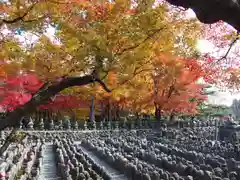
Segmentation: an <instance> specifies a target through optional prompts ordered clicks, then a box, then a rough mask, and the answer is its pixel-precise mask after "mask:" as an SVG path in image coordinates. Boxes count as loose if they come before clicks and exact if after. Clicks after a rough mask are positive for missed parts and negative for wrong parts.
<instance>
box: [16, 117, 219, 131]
mask: <svg viewBox="0 0 240 180" xmlns="http://www.w3.org/2000/svg"><path fill="white" fill-rule="evenodd" d="M46 122H48V123H46ZM158 123H159V122H157V121H153V120H151V121H149V120H138V121H127V120H122V121H101V122H95V121H90V122H87V121H85V122H84V123H83V122H82V121H73V122H71V121H70V120H69V119H66V120H64V121H62V120H60V121H53V120H50V121H44V120H43V119H41V120H40V121H34V120H33V119H32V118H30V119H29V122H28V123H27V125H25V126H24V125H23V122H22V121H21V122H20V127H19V128H20V129H27V130H46V129H47V130H95V129H98V130H108V129H119V128H121V129H148V128H156V127H157V125H159V124H158ZM214 124H215V122H214V121H191V122H188V121H178V122H175V123H172V124H169V123H166V122H164V123H162V124H160V125H159V127H165V126H176V127H179V128H183V127H204V126H214Z"/></svg>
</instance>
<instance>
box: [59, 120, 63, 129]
mask: <svg viewBox="0 0 240 180" xmlns="http://www.w3.org/2000/svg"><path fill="white" fill-rule="evenodd" d="M58 129H59V130H62V129H63V123H62V120H60V121H59V124H58Z"/></svg>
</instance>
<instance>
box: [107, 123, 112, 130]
mask: <svg viewBox="0 0 240 180" xmlns="http://www.w3.org/2000/svg"><path fill="white" fill-rule="evenodd" d="M107 129H108V130H110V129H111V121H108V123H107Z"/></svg>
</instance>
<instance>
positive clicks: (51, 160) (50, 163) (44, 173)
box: [38, 144, 61, 180]
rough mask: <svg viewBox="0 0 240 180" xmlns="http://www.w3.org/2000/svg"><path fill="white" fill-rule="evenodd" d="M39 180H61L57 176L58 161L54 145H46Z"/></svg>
mask: <svg viewBox="0 0 240 180" xmlns="http://www.w3.org/2000/svg"><path fill="white" fill-rule="evenodd" d="M38 180H61V178H60V177H59V176H58V174H57V166H56V159H55V155H54V149H53V145H52V144H46V145H45V149H44V151H43V166H42V169H41V171H40V176H39V178H38Z"/></svg>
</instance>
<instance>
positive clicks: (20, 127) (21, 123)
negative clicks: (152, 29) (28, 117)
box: [19, 120, 23, 129]
mask: <svg viewBox="0 0 240 180" xmlns="http://www.w3.org/2000/svg"><path fill="white" fill-rule="evenodd" d="M22 128H23V122H22V120H21V121H20V126H19V129H22Z"/></svg>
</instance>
